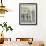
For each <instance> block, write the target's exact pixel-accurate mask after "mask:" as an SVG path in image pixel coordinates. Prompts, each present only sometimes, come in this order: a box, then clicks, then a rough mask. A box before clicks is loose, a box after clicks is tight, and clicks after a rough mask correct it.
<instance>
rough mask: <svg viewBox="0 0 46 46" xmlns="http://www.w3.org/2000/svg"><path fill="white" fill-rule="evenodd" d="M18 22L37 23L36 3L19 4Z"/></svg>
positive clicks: (25, 23)
mask: <svg viewBox="0 0 46 46" xmlns="http://www.w3.org/2000/svg"><path fill="white" fill-rule="evenodd" d="M19 24H20V25H37V3H20V4H19Z"/></svg>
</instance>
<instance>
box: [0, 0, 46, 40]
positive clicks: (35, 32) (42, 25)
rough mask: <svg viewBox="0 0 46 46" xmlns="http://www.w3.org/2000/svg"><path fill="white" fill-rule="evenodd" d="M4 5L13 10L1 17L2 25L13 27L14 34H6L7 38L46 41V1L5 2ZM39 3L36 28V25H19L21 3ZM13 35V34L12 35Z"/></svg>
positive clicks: (19, 0)
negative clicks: (27, 38)
mask: <svg viewBox="0 0 46 46" xmlns="http://www.w3.org/2000/svg"><path fill="white" fill-rule="evenodd" d="M3 2H4V5H6V7H7V8H9V9H11V12H10V11H9V12H8V13H6V14H5V15H4V16H5V17H0V23H2V22H4V21H5V22H8V25H12V27H13V29H14V30H13V31H12V32H10V31H9V32H10V33H9V32H7V33H6V32H5V31H4V32H5V34H6V35H7V36H6V35H5V34H4V35H5V37H12V38H16V37H33V38H34V40H43V41H46V21H45V20H46V6H45V4H46V0H9V1H8V0H5V1H4V0H3ZM24 2H26V3H32V2H34V3H37V4H38V7H37V10H38V16H37V19H38V20H37V22H38V24H37V25H36V26H34V25H28V26H27V25H19V3H24ZM11 33H12V34H11Z"/></svg>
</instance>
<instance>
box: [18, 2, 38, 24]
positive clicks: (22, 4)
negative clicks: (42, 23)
mask: <svg viewBox="0 0 46 46" xmlns="http://www.w3.org/2000/svg"><path fill="white" fill-rule="evenodd" d="M24 5H25V6H26V5H27V7H28V5H30V6H32V7H33V5H34V7H35V23H28V22H26V23H25V21H24V22H21V11H20V10H21V8H22V7H23V6H24ZM21 6H22V7H21ZM32 19H33V18H32ZM19 24H20V25H37V3H19Z"/></svg>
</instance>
